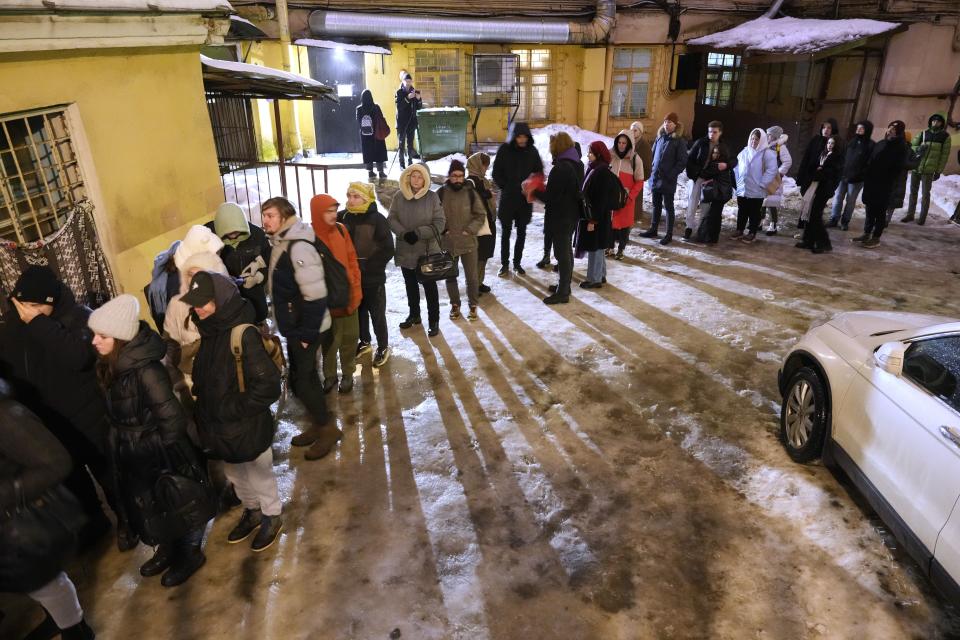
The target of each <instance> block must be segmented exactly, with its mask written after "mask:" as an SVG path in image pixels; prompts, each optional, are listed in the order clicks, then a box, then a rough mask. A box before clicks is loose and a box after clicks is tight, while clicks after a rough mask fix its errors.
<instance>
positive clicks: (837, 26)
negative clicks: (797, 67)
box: [687, 18, 900, 55]
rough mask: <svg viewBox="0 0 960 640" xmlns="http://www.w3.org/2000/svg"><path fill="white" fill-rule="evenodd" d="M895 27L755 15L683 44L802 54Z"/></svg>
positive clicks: (872, 22) (871, 22) (876, 22)
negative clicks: (734, 25)
mask: <svg viewBox="0 0 960 640" xmlns="http://www.w3.org/2000/svg"><path fill="white" fill-rule="evenodd" d="M899 27H900V25H899V24H898V23H896V22H880V21H879V20H861V19H851V20H815V19H806V18H776V19H771V18H756V19H755V20H750V21H749V22H744V23H743V24H741V25H738V26H736V27H734V28H733V29H728V30H726V31H720V32H719V33H713V34H710V35H708V36H702V37H700V38H693V39H691V40H687V45H692V46H702V47H710V48H712V49H723V50H728V49H733V50H743V51H744V52H746V53H754V54H785V53H786V54H798V55H802V54H810V53H816V52H818V51H823V50H825V49H831V48H833V47H835V46H838V45H841V44H845V43H848V42H853V41H856V40H860V39H862V38H869V37H870V36H876V35H880V34H882V33H887V32H888V31H892V30H894V29H897V28H899Z"/></svg>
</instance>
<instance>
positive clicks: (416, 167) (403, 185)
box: [400, 163, 430, 200]
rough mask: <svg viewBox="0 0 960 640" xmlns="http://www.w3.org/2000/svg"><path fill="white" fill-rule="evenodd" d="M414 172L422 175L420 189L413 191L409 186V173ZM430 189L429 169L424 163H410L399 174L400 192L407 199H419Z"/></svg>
mask: <svg viewBox="0 0 960 640" xmlns="http://www.w3.org/2000/svg"><path fill="white" fill-rule="evenodd" d="M414 172H417V173H419V174H420V175H422V176H423V187H422V188H421V189H420V191H418V192H416V193H414V192H413V188H412V187H411V186H410V175H411V174H412V173H414ZM429 191H430V170H429V169H427V166H426V165H424V164H419V163H417V164H412V165H410V166H409V167H407V168H406V169H404V170H403V173H401V174H400V193H401V194H403V197H404V198H406V199H407V200H419V199H420V198H422V197H423V196H425V195H427V193H428V192H429Z"/></svg>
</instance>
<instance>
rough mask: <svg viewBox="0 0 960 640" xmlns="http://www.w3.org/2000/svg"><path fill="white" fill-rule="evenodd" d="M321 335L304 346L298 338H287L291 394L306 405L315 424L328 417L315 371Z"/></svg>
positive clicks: (321, 388)
mask: <svg viewBox="0 0 960 640" xmlns="http://www.w3.org/2000/svg"><path fill="white" fill-rule="evenodd" d="M321 338H322V336H317V337H316V339H315V340H314V341H313V342H311V343H310V344H308V345H307V346H306V347H304V346H303V345H301V344H300V341H299V340H287V360H288V361H289V364H290V388H291V389H292V390H293V394H294V395H295V396H297V397H298V398H299V399H300V402H302V403H303V404H304V406H306V408H307V411H309V412H310V416H311V417H312V418H313V419H314V420H315V421H316V423H317V425H318V426H319V425H323V424H326V422H327V420H329V418H330V414H329V413H328V412H327V400H326V397H325V396H324V393H323V386H322V385H321V384H320V374H319V372H318V371H317V350H318V349H320V345H321V343H322V342H323V340H322V339H321Z"/></svg>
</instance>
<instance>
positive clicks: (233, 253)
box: [178, 221, 270, 322]
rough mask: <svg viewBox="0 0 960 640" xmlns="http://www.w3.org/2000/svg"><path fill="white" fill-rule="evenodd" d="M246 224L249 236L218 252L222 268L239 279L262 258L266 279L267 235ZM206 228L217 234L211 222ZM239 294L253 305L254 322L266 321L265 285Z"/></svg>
mask: <svg viewBox="0 0 960 640" xmlns="http://www.w3.org/2000/svg"><path fill="white" fill-rule="evenodd" d="M248 224H249V231H250V235H249V236H247V237H246V238H244V239H243V240H241V241H240V242H238V243H237V246H236V247H231V246H230V245H229V244H224V245H223V249H221V250H220V259H221V260H222V261H223V266H225V267H226V268H227V273H229V274H230V275H231V276H233V277H234V278H240V277H241V276H240V274H241V273H243V270H244V269H246V268H247V266H248V265H250V263H252V262H254V261H255V260H256V259H257V258H263V264H264V266H263V268H262V271H261V273H263V276H264V278H266V275H267V268H266V265H268V264H270V241H269V240H268V239H267V234H266V233H264V232H263V229H261V228H260V227H258V226H257V225H255V224H252V223H248ZM206 227H207V228H208V229H210V231H213V232H214V233H216V232H217V230H216V227H215V226H214V223H213V222H212V221H211V222H208V223H207V224H206ZM178 293H179V292H178ZM240 293H241V294H242V295H243V297H244V298H246V299H247V300H249V301H250V302H251V304H253V312H254V322H263V321H264V320H266V318H267V312H268V308H267V290H266V286H265V283H264V282H261V283H260V284H257V285H254V286H252V287H250V288H249V289H248V288H243V289H241V290H240Z"/></svg>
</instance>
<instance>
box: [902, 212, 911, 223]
mask: <svg viewBox="0 0 960 640" xmlns="http://www.w3.org/2000/svg"><path fill="white" fill-rule="evenodd" d="M913 220H914V218H913V214H912V213H908V214H907V215H905V216H903V217H902V218H900V222H913Z"/></svg>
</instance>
